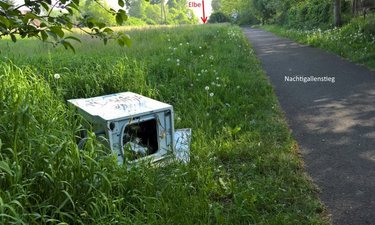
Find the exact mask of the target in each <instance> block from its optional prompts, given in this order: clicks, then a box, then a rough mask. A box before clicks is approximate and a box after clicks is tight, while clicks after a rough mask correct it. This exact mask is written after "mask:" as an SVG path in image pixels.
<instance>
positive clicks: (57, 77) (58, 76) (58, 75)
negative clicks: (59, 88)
mask: <svg viewBox="0 0 375 225" xmlns="http://www.w3.org/2000/svg"><path fill="white" fill-rule="evenodd" d="M53 77H54V78H55V79H56V80H57V79H60V77H61V76H60V74H58V73H55V75H53Z"/></svg>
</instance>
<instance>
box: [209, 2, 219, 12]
mask: <svg viewBox="0 0 375 225" xmlns="http://www.w3.org/2000/svg"><path fill="white" fill-rule="evenodd" d="M211 6H212V10H213V11H214V12H217V11H219V10H220V7H221V0H212V2H211Z"/></svg>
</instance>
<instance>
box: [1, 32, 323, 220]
mask: <svg viewBox="0 0 375 225" xmlns="http://www.w3.org/2000/svg"><path fill="white" fill-rule="evenodd" d="M128 33H129V34H130V36H131V37H132V39H133V41H134V43H133V46H132V47H131V48H129V49H122V48H118V46H117V45H115V44H109V45H108V46H103V45H102V44H101V42H100V41H98V40H95V39H91V38H88V37H82V38H83V40H84V41H83V43H82V44H81V45H77V46H76V51H77V53H76V54H73V53H72V52H69V51H66V50H64V49H61V48H56V49H54V48H52V47H51V46H48V45H44V44H43V43H40V42H38V41H35V40H24V41H20V42H18V43H17V44H12V43H10V42H9V41H1V42H0V48H1V49H2V55H1V61H2V62H1V64H0V71H1V72H0V151H1V154H0V215H1V217H0V221H1V223H2V224H267V225H269V224H327V221H325V220H324V219H322V216H321V213H322V211H323V207H322V205H321V203H320V201H319V200H318V198H317V196H316V190H315V188H314V187H313V186H312V184H311V182H310V181H309V180H308V179H307V178H306V176H305V174H304V171H303V168H302V166H301V163H300V159H299V158H298V156H297V152H296V151H297V150H296V144H295V141H294V140H293V139H292V137H291V134H290V132H289V130H288V128H287V125H286V124H285V121H284V119H283V116H282V113H281V111H280V108H279V105H278V102H277V99H276V97H275V95H274V92H273V90H272V87H271V85H270V84H269V81H268V80H267V79H266V77H265V75H264V73H263V72H262V70H261V66H260V63H259V62H258V60H257V59H256V57H255V55H254V53H253V50H252V48H251V46H249V44H248V42H247V39H246V38H245V37H244V35H243V34H242V32H241V30H240V29H239V28H237V27H232V26H229V25H209V26H184V27H176V28H154V29H151V28H148V29H145V30H133V31H128ZM55 74H59V76H55ZM55 77H57V78H58V77H59V79H56V78H55ZM123 91H133V92H136V93H140V94H143V95H145V96H149V97H153V98H156V99H158V100H161V101H165V102H167V103H170V104H172V105H173V106H174V109H175V112H176V116H175V119H176V121H175V126H176V127H177V128H183V127H191V128H192V129H193V138H192V140H193V141H192V146H191V162H190V163H189V164H187V165H184V164H178V163H176V164H171V165H168V166H166V167H163V168H154V167H148V166H141V167H139V168H134V169H132V170H130V171H128V170H126V169H125V168H122V167H119V166H117V165H116V160H115V159H114V158H113V157H112V156H111V155H110V154H109V153H108V150H107V149H106V148H105V147H104V146H102V145H101V144H100V143H99V142H98V141H97V140H96V138H95V136H94V135H93V134H91V136H90V139H89V141H88V142H87V144H86V146H85V149H84V151H79V150H78V148H77V146H76V138H75V136H76V135H77V134H78V133H79V130H80V129H82V125H81V124H83V121H82V119H80V117H79V116H78V115H76V114H75V112H73V111H71V110H70V109H69V108H68V107H67V105H66V100H67V99H70V98H80V97H92V96H98V95H104V94H110V93H116V92H123Z"/></svg>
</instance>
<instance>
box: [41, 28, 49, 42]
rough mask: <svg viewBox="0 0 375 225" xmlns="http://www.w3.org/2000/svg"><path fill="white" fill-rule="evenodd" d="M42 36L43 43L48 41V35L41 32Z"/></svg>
mask: <svg viewBox="0 0 375 225" xmlns="http://www.w3.org/2000/svg"><path fill="white" fill-rule="evenodd" d="M40 36H41V37H42V40H43V41H46V40H47V39H48V34H47V33H46V32H45V31H44V30H42V31H40Z"/></svg>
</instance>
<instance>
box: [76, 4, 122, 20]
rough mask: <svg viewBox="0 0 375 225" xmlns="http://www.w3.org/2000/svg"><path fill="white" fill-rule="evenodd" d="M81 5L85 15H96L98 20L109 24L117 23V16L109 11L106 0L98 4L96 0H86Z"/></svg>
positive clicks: (82, 12)
mask: <svg viewBox="0 0 375 225" xmlns="http://www.w3.org/2000/svg"><path fill="white" fill-rule="evenodd" d="M81 5H82V6H80V10H81V14H82V15H83V16H84V17H85V16H90V17H95V18H96V20H97V21H98V22H100V23H105V24H106V25H108V26H114V25H116V20H115V18H114V17H113V16H112V15H111V13H108V11H109V6H108V4H107V2H106V1H103V0H101V1H100V4H97V3H96V2H95V1H94V0H84V1H83V2H82V4H81Z"/></svg>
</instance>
